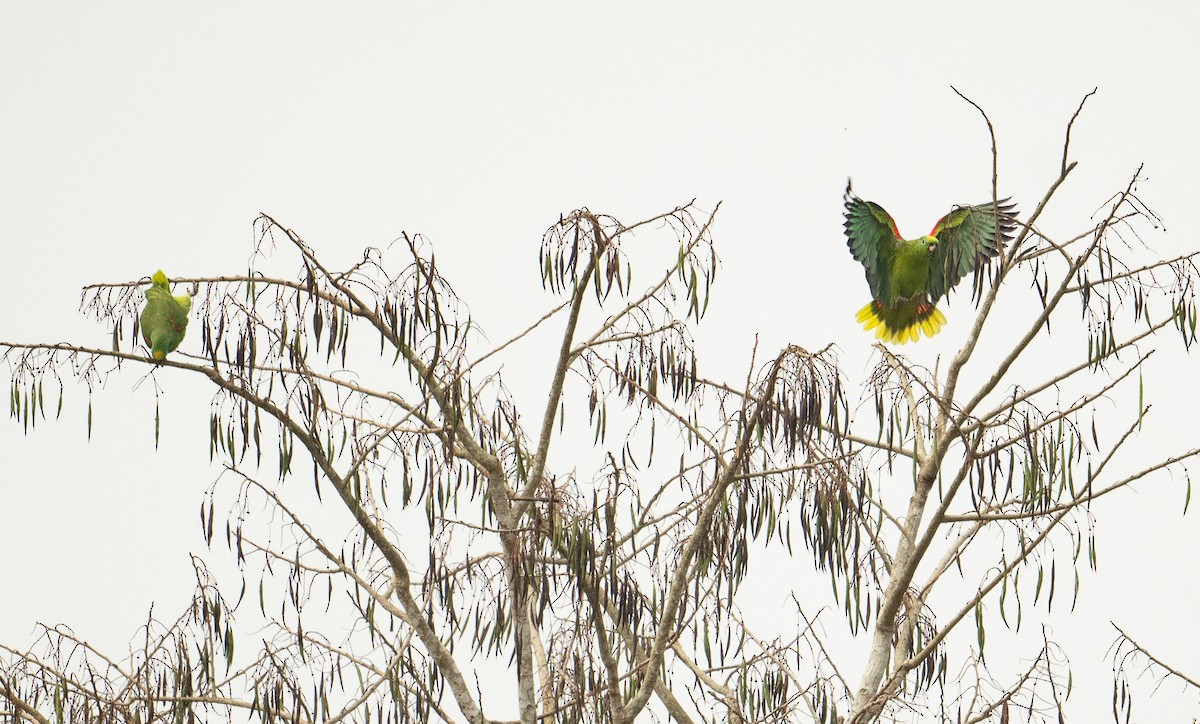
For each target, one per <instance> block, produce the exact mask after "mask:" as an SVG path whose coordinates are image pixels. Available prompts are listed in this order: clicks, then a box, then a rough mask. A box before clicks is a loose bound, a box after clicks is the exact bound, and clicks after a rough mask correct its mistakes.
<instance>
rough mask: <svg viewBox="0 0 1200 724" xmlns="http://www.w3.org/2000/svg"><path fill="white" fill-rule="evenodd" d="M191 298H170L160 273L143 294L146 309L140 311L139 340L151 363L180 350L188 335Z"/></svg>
mask: <svg viewBox="0 0 1200 724" xmlns="http://www.w3.org/2000/svg"><path fill="white" fill-rule="evenodd" d="M191 310H192V298H191V297H190V296H188V295H186V294H181V295H179V296H171V286H170V282H169V281H168V280H167V275H166V274H164V273H163V271H162V269H159V270H158V271H157V272H155V273H154V277H153V278H152V279H151V282H150V288H149V289H147V290H146V306H144V307H143V308H142V317H141V326H142V339H143V340H145V342H146V345H147V346H149V347H150V352H151V354H152V355H153V356H154V359H156V360H161V359H163V358H164V357H166V356H167V355H168V354H170V353H171V352H174V351H175V350H176V349H178V348H179V344H180V343H181V342H183V336H184V334H185V333H186V332H187V323H188V312H190V311H191Z"/></svg>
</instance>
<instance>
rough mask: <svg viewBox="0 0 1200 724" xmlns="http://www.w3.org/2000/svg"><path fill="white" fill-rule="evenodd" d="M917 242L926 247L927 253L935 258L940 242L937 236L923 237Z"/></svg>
mask: <svg viewBox="0 0 1200 724" xmlns="http://www.w3.org/2000/svg"><path fill="white" fill-rule="evenodd" d="M917 242H918V243H919V244H921V246H923V247H925V253H926V254H928V255H929V256H933V255H934V254H935V253H936V252H937V248H938V240H937V237H936V236H922V237H921V238H920V239H917Z"/></svg>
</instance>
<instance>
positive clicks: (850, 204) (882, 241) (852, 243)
mask: <svg viewBox="0 0 1200 724" xmlns="http://www.w3.org/2000/svg"><path fill="white" fill-rule="evenodd" d="M901 242H902V239H901V238H900V233H899V232H898V231H896V222H895V221H893V220H892V217H891V216H889V215H888V212H886V211H884V210H883V207H881V206H880V205H879V204H876V203H872V202H870V201H863V200H862V199H860V198H858V197H857V196H855V195H854V192H853V191H851V190H850V183H849V182H847V183H846V245H847V246H849V247H850V253H851V254H853V255H854V258H855V259H857V260H858V261H859V262H860V263H861V264H862V265H863V267H865V268H866V270H867V284H869V285H870V286H871V296H873V297H875V298H876V299H889V298H890V297H891V270H890V266H891V260H892V256H893V254H894V253H895V251H896V247H897V246H899V245H900V243H901Z"/></svg>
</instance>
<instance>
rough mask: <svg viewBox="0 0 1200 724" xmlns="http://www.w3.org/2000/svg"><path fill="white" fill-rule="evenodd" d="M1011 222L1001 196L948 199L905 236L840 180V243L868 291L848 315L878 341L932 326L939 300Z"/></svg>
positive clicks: (939, 319)
mask: <svg viewBox="0 0 1200 724" xmlns="http://www.w3.org/2000/svg"><path fill="white" fill-rule="evenodd" d="M1016 228H1017V217H1016V205H1015V204H1013V203H1011V199H1001V200H1000V201H998V202H996V205H995V206H994V207H993V206H992V203H991V202H988V203H984V204H978V205H976V206H955V207H954V208H953V209H952V210H951V211H950V213H948V214H946V215H945V216H943V217H942V218H940V219H938V222H937V223H936V224H934V225H933V230H932V231H930V232H929V234H928V235H927V236H920V237H917V238H916V239H909V240H905V239H903V238H902V237H901V236H900V232H899V231H897V230H896V222H895V221H893V220H892V217H891V216H889V215H888V212H886V211H884V210H883V208H882V207H881V206H879V205H878V204H875V203H872V202H870V201H863V200H862V199H860V198H858V197H857V196H855V195H854V192H853V191H852V190H851V189H850V183H849V182H847V183H846V245H847V246H848V247H850V253H851V254H852V255H853V256H854V258H855V259H857V260H858V261H859V262H860V263H862V265H863V267H865V268H866V272H867V284H869V285H870V287H871V296H872V297H873V299H872V300H871V302H870V303H869V304H867V306H865V307H863V308H862V309H860V310H859V312H858V315H857V316H856V317H855V319H856V320H857V321H858V322H860V323H861V324H862V325H863V328H864V329H867V330H871V329H876V328H878V330H877V331H876V332H875V336H876V338H878V339H881V340H883V341H884V342H891V343H894V344H906V343H907V342H910V341H912V342H916V341H917V340H918V339H919V338H920V336H921V332H924V333H925V336H926V337H932V336H933V335H935V334H937V333H938V332H939V331H940V330H941V328H942V325H943V324H945V323H946V317H945V315H943V314H942V312H941V311H940V310H939V309H938V308H937V303H938V301H940V300H941V298H942V297H943V296H945V295H946V294H947V293H948V292H949V291H950V290H951V289H953V288H954V287H955V285H957V284H958V283H959V281H961V280H962V278H963V277H964V276H966V275H968V274H972V273H975V272H977V271H978V270H979V269H980V267H982V266H983V265H984V264H986V263H987V261H988V259H990V258H991V257H994V256H996V254H998V253H999V248H1000V247H1001V246H1003V245H1004V244H1006V243H1008V242H1009V241H1011V240H1012V237H1013V232H1014V231H1015V230H1016Z"/></svg>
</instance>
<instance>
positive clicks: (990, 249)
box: [928, 199, 1017, 304]
mask: <svg viewBox="0 0 1200 724" xmlns="http://www.w3.org/2000/svg"><path fill="white" fill-rule="evenodd" d="M1016 208H1017V207H1016V204H1013V203H1012V202H1011V199H1001V200H1000V201H998V202H996V205H995V207H993V206H992V204H991V202H988V203H986V204H979V205H977V206H956V207H954V210H953V211H951V212H950V213H948V214H946V215H945V216H943V217H942V218H941V219H939V220H938V222H937V224H935V225H934V227H933V231H931V232H929V235H930V236H933V237H935V238H937V240H938V245H937V251H936V252H934V255H933V259H931V260H930V262H931V263H930V265H929V284H928V291H929V300H930V301H931V302H933V303H934V304H937V302H938V300H939V299H941V298H942V297H943V296H945V295H946V293H947V292H949V291H950V290H951V289H953V288H954V287H955V286H956V285H957V284H958V283H959V282H960V281H962V278H963V277H965V276H966V275H968V274H972V273H974V272H977V271H978V270H979V269H980V268H981V267H983V265H985V264H986V263H987V261H988V259H990V258H992V257H994V256H996V254H998V253H999V249H1000V247H1001V246H1003V245H1004V244H1007V243H1008V242H1009V241H1012V238H1013V232H1014V231H1015V230H1016V228H1017V217H1016Z"/></svg>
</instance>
